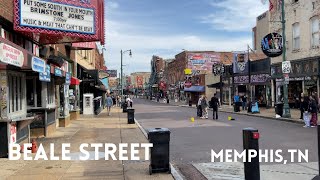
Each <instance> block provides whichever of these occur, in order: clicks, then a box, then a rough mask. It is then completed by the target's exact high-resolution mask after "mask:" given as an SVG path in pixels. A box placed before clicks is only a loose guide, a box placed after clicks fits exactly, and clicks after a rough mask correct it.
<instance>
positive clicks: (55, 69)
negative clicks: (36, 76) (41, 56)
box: [54, 68, 62, 77]
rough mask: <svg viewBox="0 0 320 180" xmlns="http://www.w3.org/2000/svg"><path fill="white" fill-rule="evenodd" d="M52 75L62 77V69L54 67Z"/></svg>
mask: <svg viewBox="0 0 320 180" xmlns="http://www.w3.org/2000/svg"><path fill="white" fill-rule="evenodd" d="M54 75H55V76H59V77H62V71H61V69H58V68H54Z"/></svg>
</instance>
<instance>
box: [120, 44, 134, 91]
mask: <svg viewBox="0 0 320 180" xmlns="http://www.w3.org/2000/svg"><path fill="white" fill-rule="evenodd" d="M126 52H129V56H130V57H131V56H132V52H131V49H129V50H125V51H122V49H121V51H120V54H121V68H120V69H121V75H120V82H121V97H123V76H122V72H123V68H122V67H123V65H122V56H123V54H124V53H126Z"/></svg>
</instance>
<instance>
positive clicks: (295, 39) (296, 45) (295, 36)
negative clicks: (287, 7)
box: [292, 23, 300, 50]
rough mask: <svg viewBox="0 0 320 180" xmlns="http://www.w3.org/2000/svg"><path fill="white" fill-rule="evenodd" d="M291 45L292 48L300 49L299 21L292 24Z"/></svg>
mask: <svg viewBox="0 0 320 180" xmlns="http://www.w3.org/2000/svg"><path fill="white" fill-rule="evenodd" d="M292 39H293V41H292V47H293V50H298V49H300V27H299V23H294V24H293V25H292Z"/></svg>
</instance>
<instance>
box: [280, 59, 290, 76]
mask: <svg viewBox="0 0 320 180" xmlns="http://www.w3.org/2000/svg"><path fill="white" fill-rule="evenodd" d="M290 72H291V63H290V61H283V62H282V73H283V74H289V73H290Z"/></svg>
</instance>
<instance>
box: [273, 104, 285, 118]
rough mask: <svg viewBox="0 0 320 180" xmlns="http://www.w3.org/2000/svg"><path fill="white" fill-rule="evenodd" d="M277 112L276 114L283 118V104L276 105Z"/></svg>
mask: <svg viewBox="0 0 320 180" xmlns="http://www.w3.org/2000/svg"><path fill="white" fill-rule="evenodd" d="M275 111H276V114H278V115H279V116H281V117H282V114H283V103H277V104H276V105H275Z"/></svg>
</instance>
